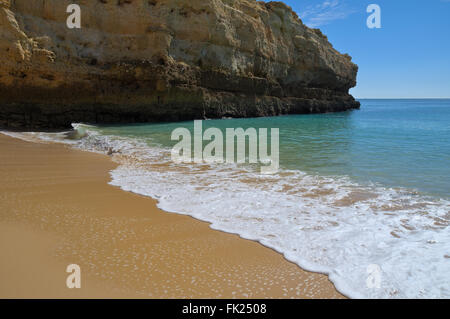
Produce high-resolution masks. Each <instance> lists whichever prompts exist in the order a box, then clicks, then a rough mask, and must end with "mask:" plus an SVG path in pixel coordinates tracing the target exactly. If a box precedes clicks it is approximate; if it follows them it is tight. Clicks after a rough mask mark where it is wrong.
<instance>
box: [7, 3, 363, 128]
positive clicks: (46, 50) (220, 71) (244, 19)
mask: <svg viewBox="0 0 450 319" xmlns="http://www.w3.org/2000/svg"><path fill="white" fill-rule="evenodd" d="M71 3H76V4H79V5H80V7H81V26H82V28H81V29H69V28H68V27H67V26H66V20H67V17H68V16H69V15H70V14H69V13H66V9H67V6H68V5H69V4H71ZM0 57H1V60H0V62H1V63H0V125H1V126H6V127H19V128H26V127H28V128H63V127H68V126H70V124H71V123H72V122H90V123H119V122H146V121H174V120H188V119H199V118H221V117H253V116H272V115H279V114H292V113H316V112H331V111H343V110H348V109H354V108H358V107H359V103H358V102H357V101H355V100H354V98H353V97H352V96H351V95H349V94H348V91H349V89H350V88H351V87H353V86H355V85H356V74H357V70H358V67H357V66H356V65H355V64H353V63H352V62H351V58H350V56H349V55H347V54H344V55H343V54H340V53H339V52H337V51H336V50H335V49H333V47H332V46H331V44H330V43H329V42H328V40H327V38H326V36H324V35H323V34H322V33H321V32H320V30H318V29H309V28H308V27H306V26H305V25H304V24H303V23H302V22H301V20H300V19H299V18H298V17H297V15H296V14H295V12H293V11H292V9H291V8H289V7H288V6H287V5H285V4H283V3H281V2H269V3H265V2H262V1H258V2H257V1H255V0H208V1H206V0H78V1H75V0H0Z"/></svg>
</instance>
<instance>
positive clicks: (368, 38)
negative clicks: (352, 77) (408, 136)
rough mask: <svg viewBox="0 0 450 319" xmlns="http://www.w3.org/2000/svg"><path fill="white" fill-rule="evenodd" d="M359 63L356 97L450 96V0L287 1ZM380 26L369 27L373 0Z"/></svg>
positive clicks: (306, 20) (310, 23)
mask: <svg viewBox="0 0 450 319" xmlns="http://www.w3.org/2000/svg"><path fill="white" fill-rule="evenodd" d="M283 2H285V3H287V4H288V5H290V6H291V7H292V8H293V9H294V10H295V11H296V12H297V13H298V15H299V16H300V17H301V18H302V20H303V22H304V23H305V24H306V25H308V26H311V27H315V28H319V29H321V30H322V32H323V33H324V34H326V35H327V36H328V39H329V40H330V42H331V43H332V44H333V46H334V47H335V48H336V49H337V50H339V51H340V52H342V53H348V54H350V55H351V56H352V57H353V61H354V62H355V63H356V64H358V65H359V73H358V85H357V87H356V88H354V89H352V90H351V93H352V94H353V95H354V96H355V97H357V98H450V0H409V1H407V0H372V1H364V0H283ZM372 3H374V4H378V5H379V6H380V7H381V24H382V28H381V29H369V28H368V27H367V26H366V20H367V17H368V16H369V13H367V12H366V9H367V6H368V5H369V4H372Z"/></svg>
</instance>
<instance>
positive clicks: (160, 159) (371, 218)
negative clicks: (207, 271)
mask: <svg viewBox="0 0 450 319" xmlns="http://www.w3.org/2000/svg"><path fill="white" fill-rule="evenodd" d="M87 131H88V136H87V137H86V138H84V139H81V140H78V141H69V142H68V141H67V140H64V139H62V140H61V139H60V138H59V137H56V138H55V136H48V135H46V137H45V138H44V140H51V139H54V140H56V141H58V142H65V143H70V144H71V145H73V146H75V147H78V148H81V149H85V150H90V151H95V152H105V151H106V150H108V149H109V148H112V149H113V150H114V151H116V152H117V153H116V155H115V156H114V159H115V160H116V161H118V162H119V163H121V165H120V166H119V167H118V168H117V169H115V170H113V171H112V172H111V177H112V181H111V184H112V185H115V186H118V187H121V188H122V189H123V190H126V191H130V192H134V193H138V194H142V195H145V196H151V197H153V198H156V199H158V201H159V207H160V208H162V209H164V210H166V211H170V212H176V213H180V214H186V215H190V216H193V217H195V218H198V219H201V220H204V221H208V222H210V223H211V227H212V228H214V229H218V230H221V231H225V232H230V233H236V234H239V235H240V236H242V237H243V238H247V239H251V240H257V241H259V242H261V243H262V244H263V245H265V246H268V247H271V248H273V249H275V250H277V251H279V252H280V253H282V254H284V256H285V257H286V258H287V259H288V260H290V261H293V262H295V263H297V264H298V265H299V266H301V267H302V268H304V269H307V270H310V271H314V272H321V273H325V274H327V275H328V276H329V278H330V280H331V281H332V282H333V283H334V284H335V286H336V288H337V289H338V290H339V291H340V292H342V293H343V294H345V295H347V296H349V297H355V298H449V297H450V259H449V256H450V247H449V244H448V243H449V242H450V232H449V231H448V225H449V221H450V213H449V212H450V203H449V202H448V201H446V200H443V199H434V198H427V197H425V196H422V195H417V194H416V193H413V192H409V191H407V190H403V189H387V188H383V187H380V186H376V185H359V184H356V183H353V182H352V181H350V180H349V179H348V178H345V177H342V178H327V177H321V176H313V175H308V174H305V173H302V172H299V171H286V170H285V171H280V173H279V174H278V175H274V176H261V175H259V174H258V173H257V171H256V170H252V169H250V168H245V167H238V166H233V165H216V166H211V165H194V164H192V165H191V164H189V165H188V164H186V165H176V164H173V163H172V162H170V153H169V150H167V149H164V148H161V147H154V146H151V147H150V146H149V145H148V143H147V142H146V141H144V140H137V139H131V138H124V137H117V136H105V135H101V134H99V133H98V132H96V131H95V130H91V129H89V128H88V129H87ZM33 136H34V135H33ZM34 137H36V136H34ZM38 138H42V136H40V135H39V136H38ZM155 164H158V165H155ZM161 164H163V165H161ZM371 264H376V265H379V266H380V267H381V269H382V273H381V287H380V288H379V289H378V288H368V287H367V284H366V281H367V278H368V276H369V274H368V273H367V267H368V266H369V265H371Z"/></svg>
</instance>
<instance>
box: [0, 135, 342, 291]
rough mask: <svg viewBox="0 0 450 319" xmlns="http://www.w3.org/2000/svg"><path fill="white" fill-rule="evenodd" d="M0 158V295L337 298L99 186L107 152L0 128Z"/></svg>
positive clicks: (325, 286) (324, 282)
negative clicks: (28, 138)
mask: <svg viewBox="0 0 450 319" xmlns="http://www.w3.org/2000/svg"><path fill="white" fill-rule="evenodd" d="M0 163H1V164H0V181H1V184H0V254H1V260H0V298H343V296H342V295H340V294H339V293H338V292H337V291H336V289H335V288H334V286H333V285H332V283H331V282H330V281H329V280H328V278H327V277H326V276H324V275H321V274H316V273H310V272H306V271H304V270H302V269H300V268H299V267H298V266H297V265H295V264H293V263H291V262H289V261H287V260H286V259H284V258H283V256H282V255H281V254H279V253H277V252H275V251H273V250H271V249H269V248H267V247H264V246H262V245H261V244H259V243H257V242H253V241H249V240H245V239H242V238H240V237H239V236H237V235H232V234H227V233H223V232H219V231H216V230H212V229H211V228H210V227H209V224H208V223H205V222H201V221H198V220H196V219H193V218H191V217H188V216H182V215H178V214H172V213H167V212H164V211H162V210H160V209H158V208H157V206H156V201H155V200H153V199H151V198H147V197H143V196H139V195H135V194H131V193H127V192H124V191H122V190H120V189H119V188H116V187H113V186H110V185H108V184H107V183H108V182H109V173H108V172H109V171H110V170H111V169H113V168H114V167H115V165H116V164H114V163H113V162H112V161H111V160H110V158H109V157H108V156H106V155H98V154H92V153H88V152H83V151H78V150H73V149H70V148H68V147H66V146H63V145H57V144H37V143H30V142H24V141H21V140H17V139H13V138H10V137H7V136H4V135H2V134H0ZM69 264H78V265H79V266H80V267H81V285H82V286H81V289H68V288H67V287H66V278H67V276H68V275H69V274H68V273H66V267H67V265H69Z"/></svg>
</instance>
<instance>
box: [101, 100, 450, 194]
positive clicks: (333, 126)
mask: <svg viewBox="0 0 450 319" xmlns="http://www.w3.org/2000/svg"><path fill="white" fill-rule="evenodd" d="M361 104H362V107H361V110H360V111H351V112H344V113H330V114H314V115H291V116H281V117H273V118H252V119H227V120H210V121H204V122H203V125H204V129H206V128H208V127H217V128H221V129H222V130H223V131H225V128H227V127H230V128H237V127H242V128H249V127H254V128H280V166H281V167H282V168H287V169H296V170H301V171H303V172H308V173H314V174H321V175H326V176H348V177H350V178H352V179H354V180H355V181H358V182H362V183H369V182H372V183H377V184H381V185H384V186H388V187H406V188H409V189H411V190H412V191H413V190H416V191H418V192H423V193H426V194H430V195H436V196H440V197H445V198H448V196H449V195H450V100H361ZM177 127H186V128H188V129H190V130H191V131H193V123H192V122H185V123H170V124H146V125H129V126H113V127H103V128H102V129H101V131H102V132H103V133H104V134H112V135H119V136H127V137H137V138H143V137H151V140H152V142H154V143H157V144H160V145H163V146H165V147H171V146H173V145H174V144H175V142H173V141H171V140H170V134H171V132H172V130H174V129H175V128H177Z"/></svg>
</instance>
